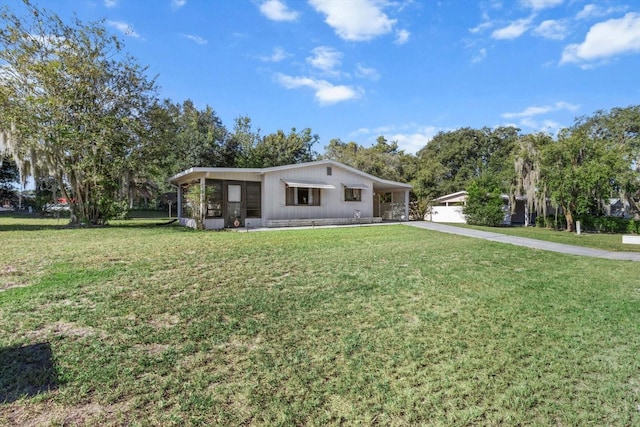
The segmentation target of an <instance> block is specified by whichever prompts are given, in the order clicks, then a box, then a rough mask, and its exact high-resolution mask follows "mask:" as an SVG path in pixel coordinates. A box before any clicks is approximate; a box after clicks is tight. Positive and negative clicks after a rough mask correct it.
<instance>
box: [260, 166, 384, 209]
mask: <svg viewBox="0 0 640 427" xmlns="http://www.w3.org/2000/svg"><path fill="white" fill-rule="evenodd" d="M331 170H332V174H331V175H327V165H314V166H310V167H305V168H294V169H289V170H280V171H274V172H268V173H265V175H264V180H263V189H262V197H263V203H262V217H263V218H267V219H269V220H280V219H311V218H318V219H320V218H353V217H354V213H355V211H360V217H361V218H370V217H372V216H373V181H372V180H370V179H367V178H365V177H362V176H360V175H356V174H353V173H351V172H349V171H346V170H344V169H341V168H339V167H337V166H331ZM283 179H285V180H286V179H290V180H296V179H299V180H306V181H316V182H323V183H327V184H331V185H333V186H334V187H335V188H332V189H322V190H320V193H321V194H320V206H286V199H285V191H286V190H285V188H286V185H285V183H284V182H282V180H283ZM342 184H363V185H366V186H367V189H363V190H362V191H361V200H360V201H359V202H347V201H345V200H344V187H343V185H342Z"/></svg>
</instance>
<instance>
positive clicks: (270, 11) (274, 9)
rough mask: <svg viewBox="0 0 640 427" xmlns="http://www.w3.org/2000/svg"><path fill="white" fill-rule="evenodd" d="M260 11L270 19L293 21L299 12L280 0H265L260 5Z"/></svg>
mask: <svg viewBox="0 0 640 427" xmlns="http://www.w3.org/2000/svg"><path fill="white" fill-rule="evenodd" d="M260 12H262V14H263V15H264V16H266V17H267V18H269V19H271V20H272V21H295V20H296V19H298V16H299V13H298V12H295V11H292V10H290V9H289V8H288V7H287V5H286V4H285V3H284V2H283V1H282V0H266V1H265V2H263V3H262V4H261V5H260Z"/></svg>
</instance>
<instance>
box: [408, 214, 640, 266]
mask: <svg viewBox="0 0 640 427" xmlns="http://www.w3.org/2000/svg"><path fill="white" fill-rule="evenodd" d="M404 224H406V225H409V226H411V227H416V228H424V229H427V230H433V231H440V232H442V233H450V234H457V235H460V236H467V237H475V238H477V239H485V240H490V241H492V242H500V243H509V244H511V245H516V246H525V247H527V248H533V249H541V250H543V251H552V252H560V253H563V254H570V255H581V256H589V257H595V258H606V259H616V260H626V261H640V252H610V251H605V250H602V249H593V248H584V247H581V246H573V245H565V244H563V243H553V242H545V241H543V240H536V239H529V238H526V237H518V236H507V235H505V234H500V233H492V232H489V231H481V230H473V229H470V228H463V227H455V226H452V225H445V224H439V223H434V222H426V221H411V222H405V223H404Z"/></svg>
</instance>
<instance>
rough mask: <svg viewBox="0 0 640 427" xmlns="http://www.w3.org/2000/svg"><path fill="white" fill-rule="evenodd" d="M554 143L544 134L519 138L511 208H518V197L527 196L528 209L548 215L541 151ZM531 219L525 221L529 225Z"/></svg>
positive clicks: (514, 163) (515, 157) (515, 153)
mask: <svg viewBox="0 0 640 427" xmlns="http://www.w3.org/2000/svg"><path fill="white" fill-rule="evenodd" d="M551 143H553V140H552V139H551V136H549V135H547V134H544V133H537V134H528V135H523V136H521V137H520V138H518V143H517V146H516V149H515V151H514V160H513V165H514V175H513V184H512V186H511V192H510V193H509V196H510V200H511V206H513V207H515V206H516V197H518V196H525V197H526V203H527V209H528V211H529V212H530V213H531V212H537V213H538V214H540V215H542V216H543V217H544V216H546V215H547V187H546V185H545V182H544V180H543V177H542V174H541V160H542V159H541V150H542V149H543V148H544V147H546V146H547V145H549V144H551ZM528 222H529V218H526V219H525V224H528Z"/></svg>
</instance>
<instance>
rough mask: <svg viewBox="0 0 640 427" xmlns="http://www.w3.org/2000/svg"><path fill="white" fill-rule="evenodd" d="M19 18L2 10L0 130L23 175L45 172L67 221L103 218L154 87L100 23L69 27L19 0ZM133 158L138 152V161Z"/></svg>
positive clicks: (142, 133) (110, 210)
mask: <svg viewBox="0 0 640 427" xmlns="http://www.w3.org/2000/svg"><path fill="white" fill-rule="evenodd" d="M25 5H26V9H27V11H28V16H27V17H24V18H20V17H18V16H16V15H15V14H13V13H11V12H10V11H9V9H8V8H7V7H5V8H3V9H2V13H1V15H0V16H1V18H2V19H1V21H2V27H1V28H0V62H1V66H2V72H1V73H0V106H1V108H0V129H4V130H5V132H6V134H7V135H8V137H7V138H5V139H4V144H3V148H4V149H5V150H8V151H9V152H10V153H11V154H12V156H13V158H14V160H15V161H16V162H17V163H18V165H19V166H20V170H21V172H22V174H23V178H24V176H26V175H29V174H30V175H32V176H34V178H36V179H39V178H43V177H47V176H53V177H54V178H55V179H56V180H57V182H58V186H59V188H60V189H61V190H62V191H63V195H64V197H65V198H66V199H67V200H68V201H69V202H70V206H71V210H72V222H79V221H87V222H89V223H92V224H104V223H105V222H106V221H107V220H108V219H109V218H110V217H112V216H113V215H114V208H115V207H116V206H117V203H116V202H117V200H118V198H119V197H120V196H121V184H122V182H121V180H122V177H123V176H124V175H126V172H127V171H131V170H135V169H137V168H138V167H139V166H140V164H141V163H140V162H135V163H132V162H134V161H135V160H136V157H135V156H134V153H135V152H136V151H138V150H139V149H140V147H141V146H144V145H145V144H147V143H148V141H147V140H146V139H145V138H146V137H147V130H148V123H147V122H146V119H147V116H146V113H147V111H148V108H149V106H150V105H151V104H152V102H153V101H154V100H155V93H156V87H155V83H154V82H153V81H150V80H148V79H147V77H146V75H145V72H146V69H145V68H142V67H140V66H139V65H138V64H137V63H136V62H135V61H134V59H133V58H131V57H130V56H127V55H124V54H123V53H122V44H121V43H120V42H119V41H118V39H117V38H115V37H113V36H110V35H109V34H108V33H107V31H106V29H105V27H104V24H103V22H97V23H89V24H84V23H82V22H81V21H79V20H78V19H74V20H73V21H72V23H71V24H67V23H65V22H63V21H62V20H61V19H60V18H59V17H58V16H57V15H55V14H53V13H50V12H48V11H46V10H44V9H38V8H36V7H35V6H33V5H31V4H30V3H29V2H28V0H25ZM137 160H139V159H137Z"/></svg>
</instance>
